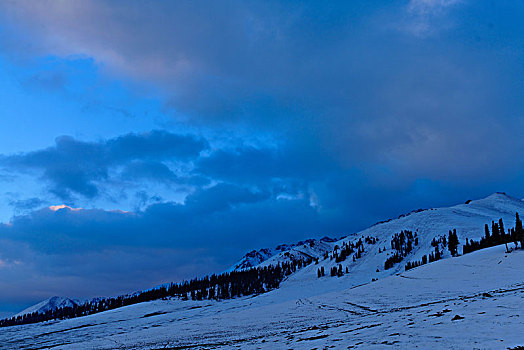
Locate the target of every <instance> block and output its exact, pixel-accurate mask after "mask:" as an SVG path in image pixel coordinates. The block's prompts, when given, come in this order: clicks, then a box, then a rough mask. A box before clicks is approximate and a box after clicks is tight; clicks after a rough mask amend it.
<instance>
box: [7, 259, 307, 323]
mask: <svg viewBox="0 0 524 350" xmlns="http://www.w3.org/2000/svg"><path fill="white" fill-rule="evenodd" d="M312 261H313V260H312V259H308V260H304V261H303V260H297V261H292V262H283V263H281V264H280V263H279V264H278V265H276V266H272V265H270V266H265V267H258V268H252V269H248V270H242V271H232V272H226V273H222V274H219V275H211V276H206V277H203V278H194V279H192V280H190V281H184V282H182V283H171V284H169V285H164V286H161V287H157V288H154V289H150V290H147V291H143V292H139V293H135V294H132V295H121V296H118V297H114V298H104V299H100V300H95V301H91V302H87V303H85V304H82V305H77V306H73V307H62V308H58V309H55V310H50V311H47V312H45V313H38V312H33V313H31V314H26V315H23V316H17V317H11V318H6V319H3V320H0V327H7V326H14V325H21V324H28V323H36V322H42V321H48V320H53V319H66V318H74V317H80V316H86V315H91V314H94V313H98V312H102V311H106V310H112V309H116V308H119V307H123V306H127V305H133V304H137V303H142V302H146V301H152V300H157V299H163V298H167V297H178V298H180V299H182V300H188V299H193V300H204V299H209V300H211V299H212V300H223V299H231V298H236V297H241V296H244V295H252V294H260V293H264V292H267V291H270V290H272V289H275V288H278V286H279V285H280V282H282V280H283V279H284V277H286V276H288V275H290V274H292V273H293V272H295V271H296V270H297V269H300V268H302V267H303V266H305V265H309V264H310V263H311V262H312Z"/></svg>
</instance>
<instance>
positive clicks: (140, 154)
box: [0, 130, 208, 199]
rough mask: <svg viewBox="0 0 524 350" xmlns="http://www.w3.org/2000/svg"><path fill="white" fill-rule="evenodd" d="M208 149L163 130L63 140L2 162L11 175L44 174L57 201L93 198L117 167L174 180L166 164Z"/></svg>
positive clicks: (135, 175) (134, 175) (131, 174)
mask: <svg viewBox="0 0 524 350" xmlns="http://www.w3.org/2000/svg"><path fill="white" fill-rule="evenodd" d="M207 147H208V146H207V141H205V140H203V139H199V138H197V137H195V136H190V135H176V134H172V133H170V132H167V131H161V130H153V131H151V132H147V133H141V134H133V133H130V134H126V135H123V136H119V137H116V138H113V139H109V140H101V141H98V142H85V141H79V140H76V139H74V138H72V137H70V136H61V137H58V138H57V139H56V144H55V146H52V147H48V148H46V149H42V150H38V151H33V152H27V153H21V154H16V155H9V156H2V158H1V159H0V163H1V165H2V166H3V167H4V168H6V169H7V170H11V171H28V170H37V171H41V172H42V176H43V178H44V179H45V180H47V181H48V182H49V183H50V184H51V187H50V191H51V192H53V193H54V194H56V195H57V196H58V197H59V198H62V199H69V198H70V196H71V194H80V195H83V196H85V197H88V198H93V197H95V196H97V195H98V193H99V189H98V186H97V183H98V182H100V181H104V180H107V179H108V178H109V176H110V175H109V171H110V169H112V168H114V167H117V166H124V173H123V175H124V177H125V178H126V179H136V180H142V179H144V178H146V179H148V180H155V181H174V180H176V176H175V174H174V173H173V172H172V171H171V170H170V169H169V168H168V167H167V166H166V165H165V164H163V163H162V161H171V162H173V161H188V160H191V159H194V158H196V157H198V155H199V154H200V152H201V151H202V150H204V149H206V148H207Z"/></svg>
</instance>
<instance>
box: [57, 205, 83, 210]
mask: <svg viewBox="0 0 524 350" xmlns="http://www.w3.org/2000/svg"><path fill="white" fill-rule="evenodd" d="M65 208H67V209H69V210H72V211H78V210H82V209H83V208H71V207H70V206H68V205H65V204H60V205H52V206H50V207H49V209H51V210H52V211H58V210H60V209H65Z"/></svg>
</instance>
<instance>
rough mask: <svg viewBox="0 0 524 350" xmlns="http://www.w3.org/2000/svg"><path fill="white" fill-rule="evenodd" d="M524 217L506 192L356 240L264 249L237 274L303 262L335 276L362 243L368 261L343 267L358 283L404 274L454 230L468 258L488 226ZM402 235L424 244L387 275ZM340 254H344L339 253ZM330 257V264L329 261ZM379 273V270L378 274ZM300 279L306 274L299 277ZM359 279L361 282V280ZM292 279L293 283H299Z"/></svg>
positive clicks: (384, 225) (406, 218)
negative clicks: (469, 246) (344, 253)
mask: <svg viewBox="0 0 524 350" xmlns="http://www.w3.org/2000/svg"><path fill="white" fill-rule="evenodd" d="M516 212H520V213H524V201H522V200H521V199H518V198H514V197H511V196H509V195H507V194H505V193H503V192H497V193H494V194H492V195H490V196H488V197H486V198H484V199H479V200H472V201H467V202H466V203H464V204H459V205H455V206H452V207H443V208H431V209H424V210H423V209H418V210H415V211H412V212H410V213H408V214H403V215H400V216H399V217H398V218H395V219H389V220H386V221H382V222H379V223H377V224H375V225H373V226H371V227H369V228H367V229H365V230H363V231H360V232H357V233H353V234H350V235H348V236H346V237H343V238H342V239H339V240H336V239H329V238H327V237H325V238H322V239H320V240H314V239H311V240H307V241H304V242H299V243H297V244H292V245H282V246H279V247H277V249H262V250H260V251H258V252H257V251H253V252H251V253H248V254H246V256H244V258H242V260H240V261H239V262H238V263H237V264H235V265H234V266H233V267H232V269H236V270H239V269H243V268H246V267H256V266H265V265H268V264H273V265H276V264H278V263H282V262H285V261H290V260H297V259H308V258H313V259H319V260H320V263H319V265H318V266H316V268H320V267H324V270H325V271H330V269H331V268H332V267H334V266H338V264H339V262H336V261H335V259H333V255H334V253H340V250H341V249H340V248H341V247H343V246H344V245H345V244H349V243H353V244H355V243H356V242H358V241H359V240H362V243H363V247H364V252H363V253H362V254H361V255H362V256H361V257H360V258H359V259H358V260H356V261H353V259H352V255H353V254H351V256H349V257H348V258H347V259H346V260H344V261H343V262H342V263H341V264H342V267H343V269H344V271H345V270H346V267H347V268H348V270H349V274H351V275H352V278H353V279H358V280H361V279H364V278H365V279H366V280H367V279H371V278H377V279H378V278H382V277H385V276H388V275H391V274H394V273H396V272H399V271H403V270H404V266H405V264H406V263H407V262H408V261H417V260H420V259H421V258H422V256H423V255H428V254H430V253H431V252H432V251H434V246H432V241H433V239H437V240H438V238H439V237H442V236H446V237H447V235H448V232H449V230H453V229H456V230H457V236H458V238H459V246H458V251H459V252H462V245H463V244H464V243H465V240H466V238H468V239H474V240H479V239H480V238H481V237H483V236H484V225H485V224H489V226H490V227H491V222H492V221H495V222H497V221H498V220H499V219H500V218H502V220H503V222H504V224H505V229H508V228H510V227H513V226H514V225H515V213H516ZM401 231H412V232H413V233H414V234H416V235H417V241H418V244H417V246H415V247H414V248H413V250H412V251H411V252H410V253H409V254H408V255H407V256H406V257H405V258H404V259H403V261H402V263H399V264H396V265H395V266H394V268H392V269H390V270H387V271H384V262H385V260H386V259H387V258H388V257H389V256H391V255H392V254H393V252H392V251H391V239H392V236H393V235H394V234H396V233H400V232H401ZM366 237H370V238H371V237H372V238H375V239H376V240H377V241H378V242H376V243H375V244H368V243H367V242H366ZM278 248H280V249H278ZM335 248H338V249H335ZM439 248H440V250H441V251H442V252H443V253H444V255H443V257H444V258H447V257H450V256H451V255H450V253H449V251H448V250H447V248H446V247H444V246H443V244H442V243H441V244H440V246H439ZM326 253H328V257H329V258H328V259H325V260H324V256H325V254H326ZM377 270H379V271H378V272H377ZM299 275H300V274H299ZM357 276H359V277H358V278H357ZM293 278H294V276H291V277H290V279H293Z"/></svg>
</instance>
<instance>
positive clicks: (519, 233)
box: [462, 213, 524, 254]
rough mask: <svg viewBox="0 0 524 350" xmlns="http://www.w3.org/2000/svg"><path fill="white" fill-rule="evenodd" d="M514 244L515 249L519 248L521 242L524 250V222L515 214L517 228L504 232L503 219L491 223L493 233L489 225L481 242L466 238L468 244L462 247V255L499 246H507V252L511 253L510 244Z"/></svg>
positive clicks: (486, 226)
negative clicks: (523, 226)
mask: <svg viewBox="0 0 524 350" xmlns="http://www.w3.org/2000/svg"><path fill="white" fill-rule="evenodd" d="M511 242H513V243H514V244H515V249H517V248H518V243H519V242H520V248H521V249H524V248H523V247H524V230H523V229H522V220H521V219H520V217H519V213H515V227H513V228H511V229H508V230H507V231H505V230H504V223H503V222H502V218H500V219H499V221H498V222H495V221H492V222H491V231H490V229H489V225H488V224H486V225H485V226H484V237H482V238H481V239H480V240H479V241H474V240H469V239H467V238H466V244H465V245H464V246H463V247H462V254H467V253H471V252H474V251H475V250H479V249H484V248H489V247H493V246H496V245H499V244H505V245H506V251H508V252H509V248H508V243H511Z"/></svg>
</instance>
